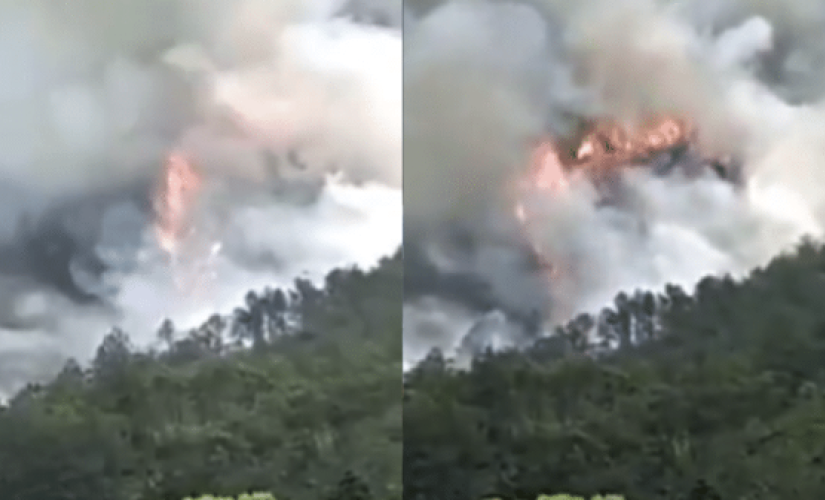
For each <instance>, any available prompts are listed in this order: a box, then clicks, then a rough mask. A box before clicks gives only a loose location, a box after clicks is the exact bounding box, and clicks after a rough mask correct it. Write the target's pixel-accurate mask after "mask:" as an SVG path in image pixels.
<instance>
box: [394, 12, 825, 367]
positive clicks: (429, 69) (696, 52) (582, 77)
mask: <svg viewBox="0 0 825 500" xmlns="http://www.w3.org/2000/svg"><path fill="white" fill-rule="evenodd" d="M409 25H410V26H412V29H411V30H410V31H408V32H406V33H405V76H404V85H405V94H404V104H405V110H406V111H405V114H404V139H405V149H404V168H405V244H406V245H407V246H408V247H410V246H412V245H415V246H417V247H419V248H421V252H423V253H424V254H426V255H428V258H429V261H430V263H431V265H433V266H436V267H437V268H438V269H439V270H440V274H441V275H442V276H441V277H440V278H439V279H438V280H432V282H431V284H430V287H429V289H427V287H425V286H423V285H421V284H419V285H418V288H417V290H416V293H415V294H409V293H408V296H410V297H411V299H410V300H409V302H408V304H407V309H408V310H411V311H412V310H415V311H416V313H415V314H416V317H427V318H439V317H443V316H444V314H445V313H444V311H452V310H454V309H455V308H457V307H458V308H460V309H461V310H462V311H463V312H462V313H461V314H453V315H455V316H456V317H461V318H466V317H467V316H475V317H479V315H481V314H489V313H490V312H491V311H493V310H496V309H498V310H501V311H504V312H506V313H507V314H508V315H510V316H511V317H512V316H513V314H514V313H516V316H518V315H522V316H523V315H525V314H528V313H529V311H531V310H537V309H538V310H540V311H541V313H542V314H543V316H544V317H545V319H546V320H548V321H549V322H550V323H557V322H562V321H566V320H568V319H570V318H571V317H572V316H574V315H575V314H577V313H579V312H595V311H597V310H598V309H600V308H601V307H603V306H605V305H607V304H608V303H609V302H610V301H611V300H612V298H613V297H614V296H615V294H616V293H617V292H619V291H621V290H633V289H637V288H648V289H661V288H662V287H663V286H664V285H665V284H666V283H674V284H680V285H682V286H688V287H690V286H692V285H693V284H695V283H696V282H697V281H698V280H699V279H700V278H701V277H703V276H705V275H708V274H715V275H719V274H724V273H730V274H732V275H734V276H742V275H743V274H745V273H747V272H748V271H749V270H751V269H753V268H754V267H756V266H759V265H762V264H765V263H766V262H767V261H768V260H770V258H771V257H773V256H775V255H777V254H778V253H779V252H781V251H783V250H786V249H788V248H789V247H791V246H792V245H793V244H794V243H796V242H798V241H799V239H800V238H801V237H802V236H804V235H810V236H814V237H817V238H819V237H821V236H822V234H823V228H825V210H823V201H825V198H823V196H822V194H821V186H823V183H825V177H823V176H825V174H824V172H825V169H823V166H825V150H823V149H822V144H824V143H823V141H822V139H823V133H825V114H823V110H825V108H824V107H823V104H825V101H823V100H822V97H823V90H825V87H823V85H822V83H821V82H822V81H823V80H822V76H823V75H822V69H821V68H822V65H821V64H819V63H820V62H821V61H822V59H823V55H825V51H824V48H825V44H823V43H822V42H823V41H825V40H823V38H822V37H823V35H822V33H823V32H825V31H823V28H825V8H823V7H822V6H821V4H819V3H816V2H806V1H800V2H790V3H789V2H779V1H768V0H762V1H757V0H742V1H736V0H728V1H724V2H710V1H704V0H686V1H679V2H677V1H673V2H664V1H653V0H631V1H626V2H609V1H606V0H604V1H602V0H588V1H584V2H555V1H551V0H546V1H544V0H536V1H532V2H528V1H525V2H511V1H503V2H502V1H500V2H492V1H453V2H447V3H443V4H441V5H440V6H437V7H435V8H433V9H431V10H428V11H426V13H425V14H424V15H423V16H422V17H420V18H418V19H416V20H415V21H414V22H413V21H410V22H409ZM653 113H668V114H674V115H678V116H684V117H687V118H689V119H690V120H691V121H692V122H693V123H694V124H695V125H696V127H697V130H698V138H697V143H698V144H697V147H698V148H699V149H700V150H701V151H703V152H705V153H706V154H708V155H711V156H716V157H725V156H729V157H733V158H736V159H738V160H739V161H741V163H742V165H743V181H742V183H741V184H735V183H731V182H727V181H724V180H720V179H718V178H717V177H716V176H714V175H712V174H708V175H699V176H687V175H685V174H683V173H681V172H679V171H676V172H674V173H673V174H672V175H669V176H666V177H662V176H661V175H657V174H656V173H655V172H654V170H655V169H631V170H627V171H626V172H625V173H624V174H623V175H622V176H621V178H620V179H619V180H618V181H617V183H616V184H615V185H613V186H611V188H612V191H614V197H615V198H616V200H613V201H612V202H610V203H605V200H604V199H603V195H602V194H600V193H599V191H598V190H597V189H596V188H595V187H594V186H593V184H592V183H591V181H589V180H588V179H587V178H584V177H572V178H570V179H569V180H570V187H569V189H567V190H566V191H565V192H563V193H560V194H557V195H555V196H548V195H546V194H544V195H541V196H536V197H532V198H530V199H527V200H522V201H523V202H525V203H527V204H529V206H530V209H531V213H533V214H534V215H533V216H532V217H531V223H530V225H529V226H528V228H526V229H525V228H523V227H521V226H519V225H518V224H517V223H516V220H515V218H514V217H513V216H512V215H511V214H512V213H513V208H514V205H515V199H514V194H513V189H512V187H513V185H514V182H515V180H516V179H518V178H519V177H522V176H523V175H524V173H525V170H526V168H527V166H528V155H529V153H530V150H531V141H532V140H533V139H534V138H536V137H539V136H544V135H546V134H548V133H549V134H552V135H554V136H556V137H566V136H568V135H569V134H570V133H571V131H572V130H573V129H574V128H575V123H576V121H577V120H581V119H585V118H592V117H600V116H610V117H613V118H616V119H618V120H620V121H625V122H628V123H632V122H633V121H635V120H638V119H639V118H641V117H644V116H647V115H650V114H653ZM685 161H686V160H685ZM677 170H678V169H677ZM528 244H534V245H538V246H539V247H540V248H542V251H543V253H544V254H546V255H548V256H550V259H551V260H552V261H553V262H554V263H555V264H556V265H557V272H556V274H555V276H554V277H553V278H552V279H550V280H548V279H547V277H546V273H543V272H542V271H540V270H539V268H538V267H537V266H535V265H525V264H524V260H525V257H524V256H525V255H529V254H530V252H529V246H528ZM484 256H487V257H484ZM491 256H492V257H491ZM528 260H529V259H528ZM407 265H410V264H409V263H408V264H407ZM415 272H416V270H415V269H410V268H408V270H407V275H408V276H410V275H411V274H413V273H415ZM444 276H452V277H453V278H456V277H457V276H461V279H462V280H465V281H467V280H470V279H471V277H472V279H473V280H476V281H480V282H482V283H485V284H486V285H485V288H486V289H489V290H490V291H491V293H492V294H493V296H494V297H495V301H496V305H495V306H490V305H485V306H484V307H479V303H478V301H477V300H462V299H457V298H456V297H455V294H445V293H444V290H445V287H444V286H443V283H444V281H445V278H444ZM433 297H441V299H440V301H434V300H433ZM425 301H426V302H425ZM422 304H424V305H422ZM434 304H440V306H437V305H434ZM439 307H440V308H441V309H439ZM434 311H436V312H434ZM451 314H452V313H451ZM433 321H435V323H438V321H436V320H433ZM433 321H429V320H427V321H425V320H421V321H419V322H418V323H420V324H427V325H429V326H427V331H428V332H429V333H428V334H427V338H430V339H431V338H433V337H434V334H433V329H434V327H433V326H432V323H433ZM418 323H414V322H410V324H408V325H406V329H405V342H406V343H407V345H408V346H415V347H416V348H418V349H419V350H420V345H421V344H422V343H424V344H428V343H429V344H432V345H439V346H442V347H443V346H444V345H450V346H453V347H455V346H457V345H458V342H459V340H458V339H460V338H461V337H462V335H464V334H465V333H466V332H467V329H466V328H464V327H462V328H461V329H458V330H455V329H454V328H453V327H452V325H451V324H450V322H441V323H443V324H444V325H446V326H443V327H442V328H441V329H440V331H441V332H442V335H444V336H446V338H445V339H441V340H440V341H439V342H431V341H429V340H426V341H425V340H422V339H423V336H422V334H420V333H419V330H420V328H419V327H418V326H416V324H418ZM453 323H455V321H454V322H453ZM494 329H497V331H502V327H501V326H496V327H494ZM522 330H524V329H522ZM528 333H529V332H528ZM409 352H411V353H412V352H413V347H410V349H409ZM411 355H412V354H411Z"/></svg>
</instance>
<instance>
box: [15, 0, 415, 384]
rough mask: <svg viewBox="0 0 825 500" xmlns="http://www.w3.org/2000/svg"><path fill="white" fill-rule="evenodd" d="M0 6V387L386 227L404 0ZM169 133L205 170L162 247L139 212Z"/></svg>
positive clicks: (220, 308) (230, 301) (200, 309)
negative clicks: (184, 234) (172, 241)
mask: <svg viewBox="0 0 825 500" xmlns="http://www.w3.org/2000/svg"><path fill="white" fill-rule="evenodd" d="M0 9H2V13H3V15H2V21H0V65H2V67H3V69H4V71H3V75H2V76H0V191H2V193H0V204H2V210H3V213H4V215H5V216H4V217H3V220H2V223H0V367H2V368H0V394H2V393H5V394H8V393H9V392H10V391H12V390H13V389H14V388H16V387H19V386H20V385H21V384H23V383H25V382H27V381H32V380H36V379H40V378H42V377H45V376H49V375H50V374H52V373H53V372H54V370H56V369H58V368H59V367H60V365H61V363H62V360H65V359H66V358H67V357H68V356H75V357H79V358H81V359H87V358H88V356H90V355H91V354H93V353H94V348H95V347H96V346H97V344H98V343H99V341H100V339H101V338H102V337H103V335H104V334H105V333H106V332H107V331H108V330H109V329H110V328H111V327H112V326H114V325H118V326H121V327H122V328H124V329H125V330H126V331H127V332H128V333H130V334H131V335H133V338H134V339H135V340H136V341H137V342H139V343H143V344H145V343H148V342H150V341H151V340H152V339H153V336H154V332H155V330H156V329H157V327H158V325H159V324H160V322H161V321H162V319H164V318H167V317H168V318H171V319H173V320H174V321H175V322H176V324H177V325H178V326H179V327H182V328H187V327H192V326H195V325H196V324H199V323H200V322H201V321H203V320H204V319H205V318H206V317H207V316H208V315H210V314H212V313H213V312H227V309H228V308H229V307H232V306H235V305H236V304H237V303H239V301H240V300H241V299H242V297H243V295H244V293H245V292H246V291H248V290H249V289H254V288H258V287H263V286H265V285H267V286H289V284H290V283H291V281H292V280H293V279H294V278H296V277H298V276H300V275H306V276H309V277H310V278H318V277H320V276H322V275H323V274H325V273H326V272H327V271H329V270H330V269H331V268H333V267H337V266H342V265H350V264H357V265H360V266H371V265H373V264H374V263H375V262H376V261H377V259H378V258H379V257H381V256H383V255H387V254H389V253H391V252H393V251H394V250H395V249H396V248H397V246H398V245H399V244H400V241H401V224H400V222H401V193H400V187H401V177H402V175H401V160H402V158H401V132H402V128H401V125H402V121H401V110H402V108H401V104H402V101H401V75H402V67H401V63H402V60H401V34H400V21H401V19H400V11H401V6H400V2H399V1H395V0H386V1H380V2H379V1H372V2H358V1H352V2H345V1H337V0H289V1H284V0H243V1H240V2H238V1H229V0H208V1H204V0H197V1H194V0H174V1H166V0H149V1H146V0H141V1H138V0H135V1H131V0H130V1H126V2H115V3H112V2H103V1H99V0H80V1H77V2H68V3H67V2H63V3H60V4H54V3H53V2H47V1H45V0H35V1H32V2H22V1H17V0H2V1H0ZM376 23H377V24H376ZM379 24H380V25H379ZM171 151H178V152H182V153H183V154H184V155H185V157H186V158H187V159H188V160H189V161H190V162H191V163H192V164H193V165H195V167H196V168H197V170H198V171H199V172H200V175H202V176H203V181H204V188H203V191H202V192H201V193H200V196H199V199H198V202H197V204H196V205H193V207H191V208H192V210H193V221H192V224H193V227H194V229H195V230H196V236H197V237H193V238H192V239H193V241H194V242H195V243H193V244H192V245H190V246H192V247H194V249H193V248H190V249H189V250H190V251H189V252H188V253H183V254H181V255H178V256H176V258H174V259H171V260H170V259H169V258H168V256H167V255H164V254H163V252H161V251H160V250H159V248H158V245H157V241H156V239H155V233H154V232H153V228H152V224H153V221H154V220H155V219H156V214H155V213H154V211H153V210H154V208H153V200H154V199H155V198H156V196H157V194H158V193H157V191H158V183H159V182H160V178H161V175H162V167H163V165H164V162H165V159H166V157H167V156H168V155H169V154H170V152H171ZM182 283H183V284H182Z"/></svg>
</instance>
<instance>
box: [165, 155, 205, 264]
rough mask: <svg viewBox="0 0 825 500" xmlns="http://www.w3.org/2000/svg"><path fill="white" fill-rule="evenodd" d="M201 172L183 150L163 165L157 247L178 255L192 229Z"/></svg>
mask: <svg viewBox="0 0 825 500" xmlns="http://www.w3.org/2000/svg"><path fill="white" fill-rule="evenodd" d="M202 182H203V181H202V179H201V176H200V174H199V173H198V171H197V170H196V169H195V167H194V166H193V165H192V163H191V162H190V160H189V158H187V157H186V155H185V154H183V153H182V152H180V151H173V152H172V153H170V154H169V156H168V158H167V159H166V163H165V164H164V169H163V178H162V183H161V186H160V189H159V190H158V194H157V198H156V208H157V213H158V220H157V221H156V223H155V234H156V236H157V239H158V244H159V245H160V247H161V248H162V249H163V250H165V251H166V252H167V253H169V254H170V255H175V254H176V253H177V251H178V248H179V246H180V243H181V241H182V240H183V239H184V238H185V237H186V235H187V234H188V232H189V230H190V228H189V225H188V223H189V215H190V213H189V212H190V210H191V207H192V204H193V203H194V201H195V199H196V197H197V195H198V193H199V192H200V188H201V185H202Z"/></svg>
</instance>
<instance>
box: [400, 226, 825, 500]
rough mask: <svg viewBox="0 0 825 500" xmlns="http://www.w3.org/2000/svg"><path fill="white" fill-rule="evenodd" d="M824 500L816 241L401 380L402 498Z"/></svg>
mask: <svg viewBox="0 0 825 500" xmlns="http://www.w3.org/2000/svg"><path fill="white" fill-rule="evenodd" d="M554 491H565V492H569V493H571V494H575V495H581V496H585V497H590V496H591V495H595V494H598V493H602V494H605V493H614V494H622V495H624V496H625V498H628V499H633V500H652V499H668V500H679V499H686V500H700V499H701V500H712V499H731V500H732V499H754V500H755V499H766V500H767V499H791V498H794V499H814V498H825V248H823V247H822V246H819V245H815V244H813V243H809V242H806V243H804V244H802V245H801V246H800V247H799V248H798V249H797V250H796V252H795V253H793V254H792V255H785V256H781V257H778V258H776V259H775V260H774V261H773V262H772V263H770V265H768V266H767V267H766V268H764V269H760V270H757V271H755V272H754V273H753V274H752V275H751V276H750V277H749V278H748V279H745V280H743V281H741V282H738V281H734V280H732V279H729V278H707V279H705V280H703V281H702V282H701V283H699V285H698V286H697V289H696V291H695V293H694V294H693V295H690V294H688V293H686V292H685V291H683V290H681V289H680V288H678V287H675V286H671V287H668V288H667V289H666V290H665V291H664V292H663V293H661V294H654V293H650V292H645V293H642V292H639V293H636V294H631V295H625V294H622V295H620V296H618V297H617V298H616V301H615V306H614V307H613V308H611V309H610V310H605V311H602V313H601V314H598V315H596V316H594V317H591V316H581V317H579V318H577V319H576V320H575V321H573V322H571V324H569V325H567V326H566V327H565V328H561V329H559V330H558V332H557V335H556V336H554V337H550V338H546V339H543V340H541V341H539V342H538V343H537V344H536V345H534V346H533V347H531V348H529V349H527V350H526V351H524V352H513V351H511V352H499V353H488V355H486V356H484V357H483V358H481V359H477V360H476V361H475V362H474V364H473V366H472V369H470V370H469V371H459V370H455V369H453V368H452V367H451V366H450V363H449V361H448V360H445V359H443V357H442V356H440V355H439V354H438V353H433V354H432V355H431V356H430V357H429V359H427V360H426V361H425V362H424V363H422V364H421V365H420V366H419V367H418V368H417V369H416V370H414V371H413V372H411V373H409V374H408V377H407V380H406V382H405V403H404V498H406V499H409V500H413V499H414V500H425V499H426V500H470V499H472V500H478V499H479V498H485V497H493V496H494V497H499V498H510V499H512V498H536V497H537V496H538V495H539V494H541V493H546V492H554Z"/></svg>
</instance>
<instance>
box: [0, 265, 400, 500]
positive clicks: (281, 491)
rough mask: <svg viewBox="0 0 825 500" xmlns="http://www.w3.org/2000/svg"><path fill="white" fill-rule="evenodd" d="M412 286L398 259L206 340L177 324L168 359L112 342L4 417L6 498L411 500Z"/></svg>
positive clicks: (215, 329) (274, 297)
mask: <svg viewBox="0 0 825 500" xmlns="http://www.w3.org/2000/svg"><path fill="white" fill-rule="evenodd" d="M402 270H403V261H402V256H401V253H400V252H399V253H398V254H397V255H395V256H394V257H393V258H391V259H386V260H385V261H384V262H382V263H381V265H380V266H379V267H378V269H376V270H374V271H370V272H363V271H360V270H357V269H352V270H338V271H335V272H332V273H330V275H329V276H328V277H327V280H326V283H325V286H324V287H323V288H321V289H318V288H315V287H313V286H312V285H311V284H310V283H308V282H305V281H300V280H299V281H298V282H296V287H295V288H296V289H295V290H294V291H292V292H281V291H272V290H268V291H265V292H263V293H261V294H250V295H249V296H248V297H247V304H246V307H244V308H242V309H239V310H237V311H236V312H235V313H234V314H233V315H232V316H230V317H226V318H223V317H218V316H214V317H212V318H210V319H209V320H208V321H207V322H206V323H205V324H204V325H203V326H202V327H200V328H198V329H196V330H194V331H190V332H177V331H176V330H175V328H174V325H172V324H171V323H166V324H165V325H164V326H163V327H162V328H161V331H160V332H159V338H160V340H161V341H162V342H163V343H164V345H165V347H164V348H163V349H159V350H154V351H148V352H146V351H139V350H136V349H135V348H134V347H132V346H131V344H130V342H129V338H128V336H127V335H126V334H125V333H123V332H120V331H114V332H112V333H111V334H110V335H108V336H107V337H106V339H105V340H104V341H103V343H102V344H101V346H100V348H99V350H98V353H97V356H96V358H95V360H94V362H93V363H92V365H91V366H90V367H88V368H84V367H81V366H80V365H78V364H77V363H74V362H70V363H68V364H67V365H66V367H65V368H64V370H63V371H62V373H60V375H59V376H57V378H56V379H55V380H54V381H52V382H51V383H49V384H47V385H43V386H30V387H28V388H26V389H25V390H23V391H21V392H20V393H19V394H18V395H17V396H16V397H15V398H13V399H12V400H11V402H10V403H9V405H8V407H7V408H3V409H2V410H0V491H2V492H3V494H2V497H3V498H10V499H14V500H69V499H77V498H83V499H105V500H168V499H174V498H186V497H187V496H189V497H192V496H194V495H199V494H202V493H203V492H204V491H208V492H211V493H212V494H214V495H217V496H218V497H220V496H232V495H237V494H239V493H241V492H248V491H261V492H271V493H272V494H274V495H275V496H277V498H278V499H279V500H302V499H307V500H319V499H330V500H333V499H334V500H355V498H357V497H346V496H340V495H338V493H339V490H340V491H343V492H344V493H346V492H347V491H349V490H347V488H350V489H352V488H351V484H352V483H356V485H357V488H356V490H357V492H359V493H358V494H360V495H361V497H363V498H366V497H364V495H365V494H366V495H374V496H375V497H376V498H381V499H392V498H400V496H401V495H400V491H401V447H402V443H401V437H402V436H401V432H402V427H401V425H402V424H401V398H400V393H401V377H400V373H401V346H402V343H401V300H402V297H401V293H402V292H401V287H402V283H401V280H402V276H403V274H402ZM342 488H343V489H342Z"/></svg>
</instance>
